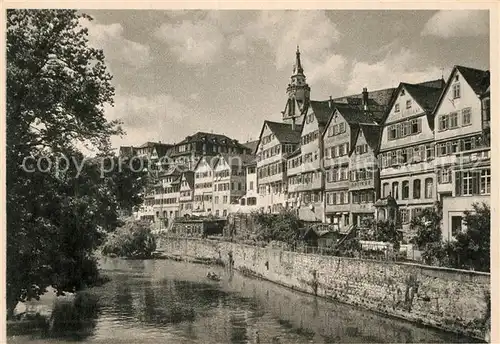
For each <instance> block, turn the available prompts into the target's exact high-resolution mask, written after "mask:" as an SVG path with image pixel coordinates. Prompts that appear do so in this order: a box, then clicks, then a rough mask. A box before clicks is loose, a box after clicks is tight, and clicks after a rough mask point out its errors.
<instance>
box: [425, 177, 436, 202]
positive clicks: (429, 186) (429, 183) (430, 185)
mask: <svg viewBox="0 0 500 344" xmlns="http://www.w3.org/2000/svg"><path fill="white" fill-rule="evenodd" d="M433 189H434V182H433V180H432V178H427V179H426V180H425V198H432V197H433V193H434V192H433V191H432V190H433Z"/></svg>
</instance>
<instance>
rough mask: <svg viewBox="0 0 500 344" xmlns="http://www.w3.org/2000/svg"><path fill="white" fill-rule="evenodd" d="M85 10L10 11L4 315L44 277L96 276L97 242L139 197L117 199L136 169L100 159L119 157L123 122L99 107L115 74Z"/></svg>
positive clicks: (54, 280)
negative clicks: (92, 152)
mask: <svg viewBox="0 0 500 344" xmlns="http://www.w3.org/2000/svg"><path fill="white" fill-rule="evenodd" d="M82 18H86V19H89V20H91V18H90V17H88V16H86V15H84V14H79V13H78V12H77V11H75V10H8V11H7V90H6V91H7V99H6V100H7V104H6V109H7V116H6V120H7V151H6V158H7V173H6V174H7V195H6V196H7V202H6V208H7V209H6V210H7V314H8V316H11V315H12V314H13V311H14V309H15V307H16V304H17V303H18V302H19V301H24V300H27V299H29V298H31V297H35V298H37V297H38V296H39V295H41V294H43V293H44V292H45V290H46V287H47V286H53V287H55V288H56V290H57V291H58V292H59V293H63V292H64V291H75V290H78V289H81V288H84V287H85V286H87V285H90V284H92V283H94V282H96V281H97V279H98V269H97V263H96V259H95V258H94V256H93V251H94V250H95V249H96V248H97V247H98V245H99V244H101V242H102V240H103V238H104V235H105V233H106V231H111V230H113V229H114V228H116V226H117V225H118V224H119V221H118V216H117V210H118V208H119V207H120V206H123V205H127V204H126V203H127V202H132V203H135V202H137V200H136V199H133V200H132V201H125V202H124V201H123V200H122V198H123V197H125V196H126V195H128V191H126V190H123V187H122V185H124V184H125V183H124V179H127V180H130V183H132V184H133V183H136V182H138V183H140V182H139V181H140V176H141V174H142V172H141V171H138V172H134V171H130V173H126V174H120V172H119V171H117V170H116V169H113V170H110V169H106V171H110V172H109V173H107V174H106V175H103V168H102V167H103V166H104V165H103V163H102V162H103V160H105V159H108V160H109V163H111V161H113V163H115V162H114V161H115V159H117V158H116V157H110V140H109V139H110V136H111V135H115V134H122V133H123V131H122V130H121V128H120V127H119V122H116V121H112V122H108V121H107V120H106V118H105V116H104V109H105V106H107V105H112V104H113V95H114V88H113V86H112V85H111V79H112V77H111V75H110V74H109V73H108V71H107V69H106V65H105V62H104V54H103V52H102V51H101V50H98V49H94V48H92V47H90V46H89V45H88V39H87V29H86V28H84V27H82V26H81V24H80V23H81V21H80V20H81V19H82ZM80 143H81V144H84V145H86V146H87V147H94V148H96V149H97V151H98V152H99V154H98V155H97V157H95V158H94V159H88V158H86V157H85V156H84V155H83V154H82V153H81V152H80V150H79V149H78V148H77V147H78V146H79V144H80ZM61 157H65V158H66V159H67V160H61ZM66 161H68V163H67V164H66V165H65V167H64V168H63V166H62V165H63V163H64V164H65V163H66ZM66 167H67V168H66ZM127 188H129V186H127ZM129 189H130V190H131V191H133V190H135V187H134V188H129Z"/></svg>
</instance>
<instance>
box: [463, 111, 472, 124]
mask: <svg viewBox="0 0 500 344" xmlns="http://www.w3.org/2000/svg"><path fill="white" fill-rule="evenodd" d="M471 112H472V110H471V108H465V109H463V110H462V125H469V124H471Z"/></svg>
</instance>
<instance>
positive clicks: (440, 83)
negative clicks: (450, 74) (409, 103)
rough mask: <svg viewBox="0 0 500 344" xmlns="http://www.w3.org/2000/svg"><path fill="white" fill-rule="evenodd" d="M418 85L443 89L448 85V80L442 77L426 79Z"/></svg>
mask: <svg viewBox="0 0 500 344" xmlns="http://www.w3.org/2000/svg"><path fill="white" fill-rule="evenodd" d="M416 85H420V86H425V87H433V88H440V89H442V88H443V87H444V86H445V85H446V81H444V79H443V78H441V79H436V80H430V81H424V82H421V83H418V84H416Z"/></svg>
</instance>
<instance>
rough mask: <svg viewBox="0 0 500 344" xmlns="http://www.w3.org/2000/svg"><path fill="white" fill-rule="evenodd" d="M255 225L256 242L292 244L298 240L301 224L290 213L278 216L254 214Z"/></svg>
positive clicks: (285, 212)
mask: <svg viewBox="0 0 500 344" xmlns="http://www.w3.org/2000/svg"><path fill="white" fill-rule="evenodd" d="M254 218H255V223H256V225H257V226H256V227H257V228H256V239H257V240H258V241H266V242H270V241H273V240H274V241H282V242H286V243H288V244H294V243H296V242H297V241H298V240H299V239H300V227H301V224H302V222H301V221H300V219H299V218H298V216H297V215H295V214H294V213H292V212H288V211H284V212H282V213H280V214H263V213H255V214H254Z"/></svg>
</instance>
